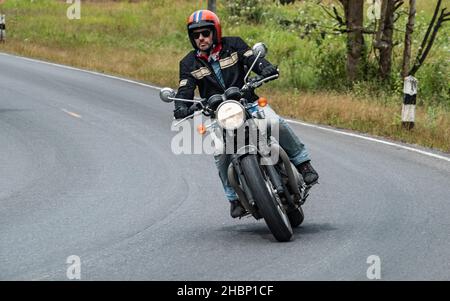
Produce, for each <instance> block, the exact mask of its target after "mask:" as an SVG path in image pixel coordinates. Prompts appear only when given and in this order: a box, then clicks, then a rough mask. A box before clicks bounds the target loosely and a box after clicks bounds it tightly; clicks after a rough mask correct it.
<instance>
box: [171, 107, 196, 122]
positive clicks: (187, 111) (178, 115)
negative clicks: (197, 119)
mask: <svg viewBox="0 0 450 301" xmlns="http://www.w3.org/2000/svg"><path fill="white" fill-rule="evenodd" d="M191 108H192V106H191ZM191 108H187V107H183V108H178V109H177V110H176V111H174V112H173V116H174V117H175V119H183V118H185V117H187V116H189V115H192V114H193V113H194V111H195V110H193V109H191Z"/></svg>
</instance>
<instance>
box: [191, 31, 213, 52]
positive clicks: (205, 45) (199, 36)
mask: <svg viewBox="0 0 450 301" xmlns="http://www.w3.org/2000/svg"><path fill="white" fill-rule="evenodd" d="M193 36H194V41H195V44H196V45H197V48H198V49H200V51H206V50H208V49H209V48H210V47H211V46H212V44H213V33H212V31H211V29H209V28H199V29H195V30H194V31H193Z"/></svg>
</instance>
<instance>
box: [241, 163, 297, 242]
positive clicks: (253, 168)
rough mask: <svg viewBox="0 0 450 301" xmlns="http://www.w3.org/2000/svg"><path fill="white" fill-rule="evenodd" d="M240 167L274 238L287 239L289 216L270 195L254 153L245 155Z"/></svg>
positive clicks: (289, 227)
mask: <svg viewBox="0 0 450 301" xmlns="http://www.w3.org/2000/svg"><path fill="white" fill-rule="evenodd" d="M241 167H242V171H243V173H244V176H245V179H246V181H247V184H248V186H249V188H250V191H251V193H252V195H253V197H254V199H255V202H256V204H257V206H258V208H259V211H260V212H261V215H262V217H263V218H264V220H265V222H266V224H267V226H268V227H269V229H270V231H271V232H272V234H273V236H274V237H275V238H276V240H278V241H280V242H284V241H289V240H290V239H291V237H292V234H293V231H292V227H291V224H290V222H289V218H288V216H287V214H286V212H285V210H284V208H283V206H282V205H281V204H280V203H278V201H277V200H276V199H275V198H274V196H273V195H272V192H271V190H270V187H268V186H269V185H271V183H270V182H267V181H266V180H265V179H264V176H263V174H262V172H261V168H260V167H259V163H258V160H257V157H256V155H247V156H245V157H244V158H242V160H241Z"/></svg>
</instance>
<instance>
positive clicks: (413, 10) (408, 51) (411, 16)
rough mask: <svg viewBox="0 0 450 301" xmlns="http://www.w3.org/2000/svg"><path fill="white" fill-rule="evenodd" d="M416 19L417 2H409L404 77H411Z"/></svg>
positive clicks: (412, 0)
mask: <svg viewBox="0 0 450 301" xmlns="http://www.w3.org/2000/svg"><path fill="white" fill-rule="evenodd" d="M415 17H416V0H409V15H408V24H406V33H405V48H404V50H403V65H402V77H403V78H405V77H407V76H408V75H409V63H410V61H411V35H412V33H413V30H414V21H415Z"/></svg>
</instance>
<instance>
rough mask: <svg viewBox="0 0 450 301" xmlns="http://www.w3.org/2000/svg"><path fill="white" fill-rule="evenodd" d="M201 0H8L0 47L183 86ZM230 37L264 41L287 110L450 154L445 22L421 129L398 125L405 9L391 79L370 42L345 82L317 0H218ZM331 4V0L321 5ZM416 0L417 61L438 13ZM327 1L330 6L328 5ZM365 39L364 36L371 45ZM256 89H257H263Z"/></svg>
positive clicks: (274, 91) (426, 75)
mask: <svg viewBox="0 0 450 301" xmlns="http://www.w3.org/2000/svg"><path fill="white" fill-rule="evenodd" d="M201 2H202V1H188V0H173V1H164V0H152V1H135V2H132V3H130V2H129V1H114V2H110V1H99V2H96V1H89V2H84V1H83V2H82V4H81V19H80V20H69V19H68V18H67V16H66V11H67V8H68V7H69V4H67V3H65V1H54V0H35V1H26V0H6V1H5V2H4V3H3V4H0V12H1V13H4V14H6V15H7V42H6V43H4V44H0V51H5V52H10V53H17V54H21V55H25V56H30V57H36V58H40V59H45V60H51V61H55V62H59V63H63V64H70V65H74V66H79V67H82V68H87V69H92V70H97V71H101V72H107V73H111V74H117V75H122V76H126V77H130V78H135V79H139V80H144V81H148V82H152V83H155V84H159V85H164V86H167V85H168V86H172V87H176V86H177V84H178V62H179V60H180V59H181V58H182V57H183V56H184V55H185V54H186V53H187V52H188V51H189V50H190V47H191V46H190V43H189V42H188V39H187V36H186V29H185V21H186V18H187V16H188V15H189V14H190V13H191V12H193V11H194V10H196V9H199V8H205V7H206V0H205V1H203V7H200V3H201ZM217 2H218V5H219V6H218V15H219V17H220V18H221V21H222V23H223V33H224V35H238V36H242V37H243V38H244V39H245V40H246V41H247V43H248V44H249V45H251V44H253V43H255V42H257V41H264V42H265V43H266V44H267V45H268V46H269V55H268V59H269V60H270V61H272V62H273V63H274V64H278V65H279V67H280V70H281V77H280V79H279V80H277V81H273V82H271V83H270V85H267V86H266V87H265V88H264V90H263V93H264V94H266V95H268V96H269V100H271V101H272V104H273V106H274V107H275V108H276V109H278V110H279V112H280V113H281V114H284V115H287V116H290V117H295V118H301V119H303V120H305V121H311V122H318V123H323V124H329V125H333V126H337V127H344V128H349V129H353V130H358V131H363V132H367V133H370V134H375V135H381V136H385V137H390V138H394V139H398V140H401V141H405V142H410V143H417V144H421V145H425V146H429V147H435V148H439V149H441V150H444V151H447V152H450V97H449V80H448V75H449V57H448V54H449V49H448V37H449V36H450V35H449V33H450V30H449V26H448V25H447V24H446V25H444V27H443V28H442V29H441V31H440V32H439V35H438V38H437V40H436V42H435V45H434V46H433V49H432V50H431V53H430V55H429V57H428V58H427V61H426V62H425V65H424V66H423V67H422V68H421V69H420V70H419V72H418V73H417V74H416V77H417V78H418V79H419V85H420V86H419V94H418V100H419V106H418V108H417V115H416V127H415V129H414V130H413V131H409V132H406V131H403V130H402V129H401V127H400V117H399V114H400V111H401V101H402V88H403V86H402V81H401V78H400V75H399V73H400V64H401V56H402V51H403V44H402V41H403V37H404V32H403V31H404V24H405V22H406V17H407V16H406V15H400V17H399V20H398V22H397V23H396V24H398V25H397V27H398V28H399V29H401V30H398V31H396V32H395V36H394V39H395V41H398V42H400V44H399V45H397V46H396V47H395V48H394V58H393V60H394V64H393V68H394V70H393V72H392V78H391V80H390V81H389V83H388V84H386V83H380V82H379V81H378V80H377V78H376V76H374V74H375V72H374V70H375V68H376V65H375V64H374V62H375V60H376V57H375V56H374V52H373V49H372V48H371V45H370V43H368V46H369V47H368V48H367V55H366V57H367V66H366V76H365V78H364V81H361V82H357V83H354V84H352V85H349V84H348V83H347V82H346V80H345V61H346V53H345V52H346V44H345V36H344V35H342V34H331V31H332V30H331V28H332V27H333V26H334V23H333V20H332V19H331V18H329V17H328V16H327V15H326V14H325V12H324V10H323V9H322V8H321V7H320V6H318V5H317V4H316V1H296V3H295V4H293V5H286V6H282V5H279V4H277V3H276V2H274V1H272V0H236V1H227V0H222V1H221V0H219V1H217ZM324 2H325V3H330V5H331V4H332V3H335V4H336V6H339V5H338V4H337V2H334V1H331V0H329V1H324ZM433 4H434V1H425V0H419V1H418V15H417V17H416V28H415V32H414V40H415V41H414V44H413V58H414V57H415V53H416V52H417V48H418V46H419V44H420V42H421V39H422V37H423V35H424V32H425V30H426V27H427V25H428V21H429V20H430V19H431V15H432V12H433V9H434V6H433ZM327 5H328V4H327ZM369 40H370V36H366V42H370V41H369ZM263 93H260V94H263Z"/></svg>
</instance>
